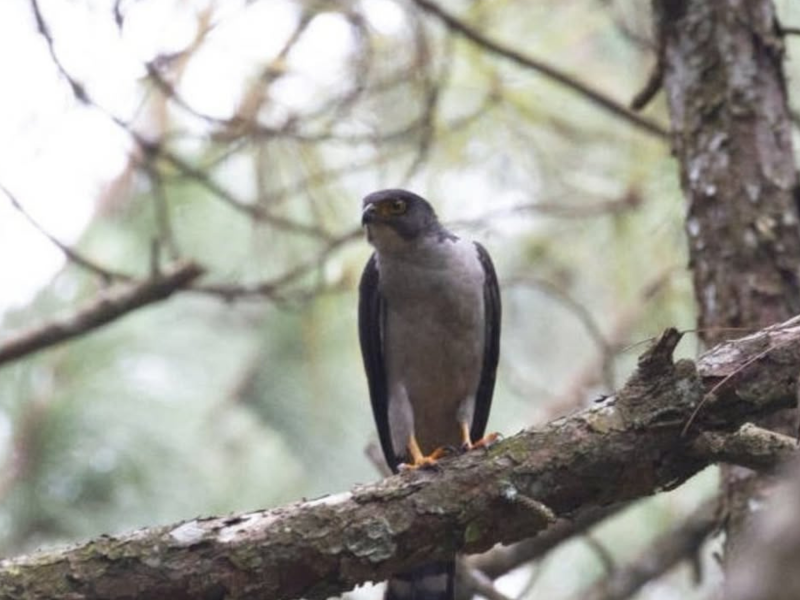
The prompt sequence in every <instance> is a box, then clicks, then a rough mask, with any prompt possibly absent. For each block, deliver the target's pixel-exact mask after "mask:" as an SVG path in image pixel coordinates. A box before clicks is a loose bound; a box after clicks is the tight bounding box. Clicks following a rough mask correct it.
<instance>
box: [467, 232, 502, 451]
mask: <svg viewBox="0 0 800 600" xmlns="http://www.w3.org/2000/svg"><path fill="white" fill-rule="evenodd" d="M475 246H476V247H477V248H478V258H479V259H480V261H481V265H482V266H483V273H484V276H485V279H484V283H483V306H484V342H483V367H482V368H481V379H480V382H479V383H478V392H477V394H476V395H475V413H474V415H473V417H472V425H471V428H470V436H471V437H472V439H473V440H478V439H480V438H482V437H483V433H484V431H485V430H486V422H487V421H488V420H489V409H490V408H491V407H492V394H493V393H494V381H495V374H496V373H497V361H498V359H499V358H500V321H501V315H502V312H501V306H500V287H499V286H498V285H497V274H496V273H495V271H494V265H493V264H492V259H491V258H490V257H489V253H488V252H487V251H486V248H484V247H483V246H481V245H480V244H478V243H477V242H475Z"/></svg>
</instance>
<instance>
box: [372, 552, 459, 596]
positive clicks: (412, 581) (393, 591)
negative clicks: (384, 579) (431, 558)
mask: <svg viewBox="0 0 800 600" xmlns="http://www.w3.org/2000/svg"><path fill="white" fill-rule="evenodd" d="M455 575H456V563H455V561H452V560H449V561H441V562H434V563H428V564H425V565H422V566H421V567H418V568H416V569H412V570H411V571H408V572H406V573H400V574H398V575H395V576H394V577H392V578H391V579H390V580H389V581H388V583H387V586H386V594H385V595H384V596H383V600H453V598H454V597H455Z"/></svg>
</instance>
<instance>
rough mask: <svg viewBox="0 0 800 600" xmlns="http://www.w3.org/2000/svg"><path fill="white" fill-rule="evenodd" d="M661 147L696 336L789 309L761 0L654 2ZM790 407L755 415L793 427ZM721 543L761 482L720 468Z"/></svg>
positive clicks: (794, 288) (782, 89) (715, 337)
mask: <svg viewBox="0 0 800 600" xmlns="http://www.w3.org/2000/svg"><path fill="white" fill-rule="evenodd" d="M654 7H655V11H654V13H655V19H656V25H657V31H658V32H659V43H660V49H661V51H662V52H663V54H662V56H661V58H662V60H663V65H664V80H663V84H664V88H665V90H666V93H667V100H668V104H669V110H670V115H671V120H672V133H673V150H674V152H675V154H676V156H677V158H678V160H679V162H680V170H681V183H682V187H683V191H684V194H685V196H686V199H687V202H688V215H687V218H686V232H687V234H688V241H689V256H690V267H691V269H692V273H693V277H694V290H695V297H696V299H697V304H698V308H699V314H698V326H699V328H700V336H701V338H702V339H703V341H704V342H705V343H706V344H707V345H712V344H715V343H718V342H719V341H721V340H723V339H726V338H730V337H734V336H735V335H740V333H732V329H731V328H737V329H736V330H737V331H740V328H743V329H745V330H752V329H757V328H760V327H763V326H765V325H768V324H770V323H774V322H776V321H780V320H783V319H786V318H788V317H790V316H791V315H794V314H797V312H798V311H799V310H800V284H799V283H798V265H800V235H798V233H799V230H798V213H797V201H798V187H797V186H798V183H797V174H796V171H795V163H794V156H793V152H792V144H791V122H790V119H789V111H788V108H787V100H786V85H785V80H784V76H783V70H782V61H783V55H784V48H783V40H782V39H781V36H780V33H779V27H778V23H777V19H776V15H775V10H774V7H773V5H772V2H771V1H770V0H714V1H711V2H709V1H708V0H655V2H654ZM794 421H795V417H794V412H787V413H784V414H781V415H775V417H773V418H772V419H770V421H769V422H768V423H762V425H766V426H768V427H771V428H775V429H778V430H780V431H784V432H789V431H791V432H793V431H794V429H795V425H794ZM723 488H724V490H723V497H724V498H725V499H726V503H727V506H726V509H727V513H728V518H729V521H728V530H727V534H728V537H727V540H728V542H727V544H728V547H727V550H728V551H729V552H730V551H734V552H735V549H736V540H737V538H738V533H739V531H741V528H742V525H743V524H744V523H745V522H746V520H747V516H748V506H752V503H750V499H752V498H753V497H754V496H758V495H761V494H764V493H765V492H766V481H765V480H763V479H762V478H758V477H755V476H754V474H753V473H752V472H750V471H747V470H746V469H742V468H740V467H732V468H727V469H725V470H724V472H723Z"/></svg>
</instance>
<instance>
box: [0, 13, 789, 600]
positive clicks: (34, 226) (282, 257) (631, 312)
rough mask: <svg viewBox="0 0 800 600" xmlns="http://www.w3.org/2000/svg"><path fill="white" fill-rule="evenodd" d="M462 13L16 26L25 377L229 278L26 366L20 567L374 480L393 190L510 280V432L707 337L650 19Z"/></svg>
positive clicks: (112, 18) (2, 214)
mask: <svg viewBox="0 0 800 600" xmlns="http://www.w3.org/2000/svg"><path fill="white" fill-rule="evenodd" d="M777 5H778V9H779V14H780V16H781V18H782V20H783V21H784V22H787V23H795V24H797V23H800V6H799V5H797V3H796V2H792V1H791V0H779V1H778V2H777ZM439 6H441V7H442V8H443V9H444V10H446V11H447V13H448V14H452V15H454V16H456V17H457V18H458V19H459V21H458V22H452V21H447V20H446V18H443V15H442V14H441V13H440V12H437V11H435V10H431V9H430V6H429V5H428V4H426V3H425V2H415V1H411V0H350V1H340V2H334V1H318V2H312V1H301V0H261V1H234V0H226V1H224V2H223V1H222V0H217V1H214V0H205V1H200V0H197V1H192V0H128V1H125V0H116V1H112V0H96V1H91V0H83V1H78V0H74V1H70V2H67V1H65V0H38V1H32V2H3V3H2V4H0V56H3V57H4V58H3V60H2V61H0V80H1V81H2V82H3V90H4V92H3V93H2V94H0V185H2V189H0V319H2V321H1V324H0V347H2V345H3V344H4V343H6V342H8V341H9V340H12V339H14V338H15V337H16V336H19V335H21V334H23V333H24V332H25V331H27V330H29V329H30V328H32V327H37V326H40V325H43V324H48V323H52V322H54V321H55V320H58V319H66V320H69V319H71V318H72V317H74V315H76V314H78V312H79V311H80V310H81V308H82V307H84V306H87V305H90V304H92V303H94V302H96V301H97V299H98V298H99V297H100V295H101V294H103V293H105V292H106V291H107V290H108V289H118V286H122V287H123V288H125V286H137V285H141V284H143V283H146V282H147V280H148V278H149V277H150V276H151V274H152V273H154V272H161V271H162V270H165V269H168V268H169V267H170V265H173V264H174V263H175V262H176V261H180V260H193V261H196V262H197V263H199V264H200V265H202V266H203V267H204V268H205V269H206V274H205V276H204V277H203V278H201V279H198V280H196V281H194V282H192V283H191V284H190V285H185V286H182V287H181V288H180V289H178V290H176V293H175V294H174V295H172V296H171V297H170V298H168V299H166V300H163V301H161V302H156V303H153V304H152V305H149V306H146V307H143V308H141V309H137V310H133V311H130V312H128V313H126V314H125V315H123V316H121V317H120V318H118V319H115V320H114V321H113V322H111V323H110V324H108V325H106V326H105V327H102V328H100V329H96V330H93V331H90V332H87V333H86V334H85V335H80V336H77V337H75V338H74V339H72V340H70V341H67V342H65V343H62V344H58V345H54V346H52V347H48V348H46V349H44V350H42V351H39V352H36V353H32V354H27V355H25V356H23V357H19V358H15V359H13V360H6V361H5V362H3V363H2V364H0V465H2V470H0V552H2V555H3V556H11V555H16V554H21V553H24V552H26V551H30V550H32V549H34V548H36V547H40V546H45V545H52V544H61V543H64V542H69V541H74V540H81V539H87V538H90V537H92V536H96V535H99V534H101V533H115V532H122V531H126V530H130V529H132V528H136V527H142V526H146V525H157V524H165V523H170V522H173V521H178V520H182V519H189V518H193V517H195V516H198V515H211V514H225V513H229V512H233V511H245V510H254V509H259V508H265V507H270V506H275V505H279V504H282V503H287V502H290V501H294V500H298V499H301V498H312V497H317V496H320V495H324V494H328V493H335V492H338V491H342V490H346V489H348V488H349V487H350V486H352V485H353V484H355V483H358V482H361V483H365V482H370V481H374V480H376V479H377V478H378V477H380V475H379V473H378V471H377V469H376V467H375V465H374V464H373V463H372V462H371V461H370V459H369V458H368V456H367V454H366V453H365V448H366V447H367V446H368V444H369V443H370V442H371V441H373V440H374V439H375V438H376V435H375V431H374V427H373V423H372V415H371V412H370V408H369V400H368V395H367V388H366V380H365V377H364V374H363V369H362V365H361V358H360V354H359V350H358V340H357V332H356V303H357V297H356V287H357V283H358V278H359V276H360V273H361V269H362V268H363V265H364V263H365V262H366V260H367V258H368V256H369V254H370V249H369V247H368V245H367V244H366V242H365V240H364V239H363V237H362V235H361V232H360V229H359V222H360V203H361V198H362V197H363V196H364V195H366V194H367V193H369V192H371V191H374V190H376V189H380V188H385V187H405V188H408V189H411V190H413V191H415V192H417V193H419V194H421V195H423V196H425V197H427V198H428V199H429V200H430V201H431V202H432V203H433V204H434V206H435V207H436V208H437V210H438V212H439V214H440V217H441V219H442V220H443V221H444V222H445V224H446V225H447V226H448V227H450V228H451V229H452V230H454V231H455V232H457V233H459V234H461V235H463V236H466V237H471V238H474V239H478V240H480V241H481V242H482V243H483V244H484V245H485V246H486V247H487V248H488V249H489V250H490V252H491V254H492V256H493V257H494V261H495V264H496V267H497V271H498V275H499V277H500V280H501V284H502V291H503V302H504V315H503V318H504V323H503V327H504V329H503V339H502V353H501V363H500V369H499V382H498V389H497V391H496V394H495V399H494V405H493V411H492V416H491V419H490V424H489V429H490V430H497V431H500V432H502V433H504V434H507V435H511V434H514V433H516V432H517V431H519V430H520V429H522V428H524V427H528V426H536V425H537V424H542V423H544V422H546V421H548V420H551V419H553V418H556V417H558V416H561V415H564V414H568V413H570V412H572V411H574V410H577V409H580V408H582V407H585V406H587V405H589V404H591V403H592V401H593V400H595V399H597V398H598V397H601V396H602V394H605V393H608V392H609V391H611V390H613V389H614V387H615V386H616V385H618V384H619V383H620V382H622V381H623V380H624V377H625V375H626V374H627V373H628V372H629V371H630V369H631V368H632V366H633V365H634V364H635V359H636V356H637V355H638V354H639V353H640V352H641V351H642V349H643V348H644V345H643V344H644V343H645V342H647V341H648V340H649V339H650V338H651V337H653V336H655V335H658V334H659V333H660V331H661V330H662V329H663V328H664V327H667V326H676V327H678V328H680V329H691V328H692V327H693V326H694V307H693V296H692V290H691V280H690V277H689V273H688V270H687V258H686V251H685V240H684V232H683V227H684V224H683V215H684V202H683V198H682V196H681V193H680V186H679V181H678V171H677V165H676V164H675V163H674V161H673V160H672V158H671V157H670V149H669V140H668V137H667V133H666V132H667V130H668V119H667V115H666V110H665V107H664V101H663V98H661V97H656V99H655V100H654V101H653V102H652V103H651V104H650V105H649V106H648V107H647V108H646V110H644V111H643V112H642V113H641V114H639V113H633V112H632V111H630V110H629V109H627V108H625V107H626V106H627V104H628V103H629V102H630V100H631V99H632V98H633V97H634V95H635V94H636V93H637V92H638V91H639V90H640V89H641V88H642V87H643V86H644V84H645V82H646V81H647V78H648V75H649V73H650V71H651V70H652V67H653V64H654V63H655V58H654V51H653V41H652V34H651V29H652V22H651V19H652V17H651V14H650V6H649V3H642V2H637V1H634V0H541V1H539V2H525V3H522V2H513V1H510V0H472V1H467V0H461V1H456V0H453V1H445V0H441V2H440V4H439ZM444 16H445V17H446V15H444ZM487 42H488V43H487ZM799 44H800V37H798V36H794V37H793V38H788V39H787V45H788V51H789V61H788V62H787V64H786V68H787V72H788V74H789V79H790V81H792V80H796V79H798V77H800V67H798V64H797V62H796V60H793V59H794V57H795V56H796V54H797V53H798V51H800V47H798V45H799ZM514 53H516V54H517V55H519V54H522V55H524V56H523V57H522V59H523V60H519V56H517V58H515V57H514ZM526 61H527V62H526ZM795 100H796V98H795ZM615 107H616V108H615ZM794 110H795V111H797V110H798V107H797V106H796V105H795V106H794ZM698 349H699V346H698V343H697V342H696V341H695V338H693V337H692V336H687V338H685V340H684V342H683V343H682V346H681V351H682V352H683V353H684V355H687V356H692V355H694V354H695V353H696V352H697V351H698ZM715 487H716V474H715V473H714V472H713V470H707V471H706V472H704V473H703V474H701V475H700V476H698V477H697V478H696V479H695V480H693V481H691V482H690V483H689V484H688V485H687V486H684V487H683V488H682V489H680V490H677V491H676V492H673V493H670V494H662V495H660V496H658V497H657V498H654V499H652V500H648V501H646V502H641V503H639V504H637V505H636V506H633V507H631V508H630V509H628V510H627V511H625V512H624V513H623V514H622V515H620V516H617V517H615V518H614V519H611V520H607V521H605V522H604V523H603V524H602V525H600V526H599V527H598V528H596V529H594V530H592V532H591V533H590V534H588V535H585V536H581V537H580V538H576V539H574V540H572V541H570V542H568V543H567V544H565V545H563V546H562V547H560V548H559V549H558V551H556V552H555V553H551V554H549V555H548V556H547V557H546V558H545V559H544V560H542V561H539V563H538V564H536V565H531V566H527V567H524V568H523V569H521V570H520V571H518V572H515V573H512V574H511V575H510V576H508V577H507V578H506V579H505V580H504V581H501V582H500V583H499V589H501V590H503V591H504V592H506V593H508V594H510V595H512V596H521V597H546V598H561V597H569V596H570V595H572V594H575V593H576V592H577V591H578V590H580V589H582V588H583V587H585V586H587V585H589V584H590V583H591V581H592V580H593V579H595V578H596V577H598V576H599V575H601V574H602V573H603V572H604V571H605V570H606V569H607V568H608V564H609V561H611V562H612V563H613V561H622V560H625V559H626V558H630V557H633V556H636V555H637V554H638V553H640V552H641V551H642V549H643V548H646V547H647V545H648V543H649V542H650V541H651V540H652V539H653V538H654V537H655V536H657V535H658V534H659V533H660V532H662V531H664V530H665V529H667V528H669V527H670V525H671V524H673V523H676V522H678V521H680V519H681V518H683V517H684V516H685V515H686V514H688V513H690V512H691V511H692V510H693V509H694V507H696V506H697V505H698V504H699V503H700V502H701V501H702V500H703V499H704V498H706V497H708V496H709V495H711V494H712V493H713V492H714V490H715ZM711 553H713V547H712V548H711V549H707V550H706V552H705V555H704V556H705V558H704V564H705V565H706V569H705V570H704V575H705V576H704V578H703V582H704V583H703V584H702V585H700V586H699V587H698V586H697V585H696V582H695V581H694V578H693V577H692V569H690V568H689V567H688V566H687V567H683V568H681V569H678V570H676V572H674V573H673V574H671V575H670V576H669V577H667V578H663V579H661V580H658V581H656V582H653V583H651V584H649V585H648V586H646V587H645V588H644V589H643V590H642V591H641V592H640V594H639V595H638V596H637V597H639V598H679V597H680V598H687V597H688V598H695V597H696V598H701V597H705V595H706V593H707V590H708V589H710V588H709V587H708V586H710V585H712V584H713V583H714V582H715V581H716V580H715V574H716V571H715V566H714V561H713V558H711V557H710V554H711ZM377 594H378V591H377V590H376V589H371V588H369V587H367V588H364V589H361V590H359V591H357V592H354V594H353V595H354V596H359V597H363V598H374V597H377Z"/></svg>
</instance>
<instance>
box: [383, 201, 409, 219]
mask: <svg viewBox="0 0 800 600" xmlns="http://www.w3.org/2000/svg"><path fill="white" fill-rule="evenodd" d="M387 208H388V212H389V214H390V215H394V216H397V215H402V214H403V213H405V212H406V210H407V209H408V205H407V204H406V201H405V200H392V201H391V202H389V204H388V207H387Z"/></svg>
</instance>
